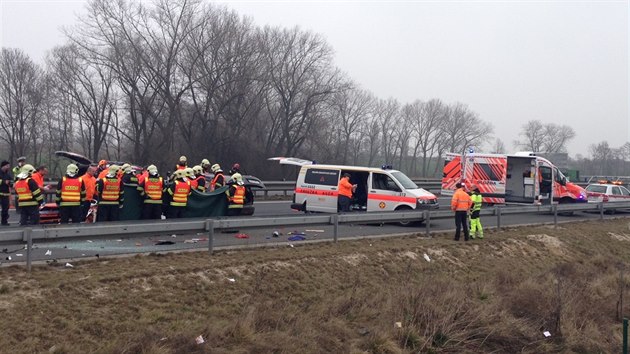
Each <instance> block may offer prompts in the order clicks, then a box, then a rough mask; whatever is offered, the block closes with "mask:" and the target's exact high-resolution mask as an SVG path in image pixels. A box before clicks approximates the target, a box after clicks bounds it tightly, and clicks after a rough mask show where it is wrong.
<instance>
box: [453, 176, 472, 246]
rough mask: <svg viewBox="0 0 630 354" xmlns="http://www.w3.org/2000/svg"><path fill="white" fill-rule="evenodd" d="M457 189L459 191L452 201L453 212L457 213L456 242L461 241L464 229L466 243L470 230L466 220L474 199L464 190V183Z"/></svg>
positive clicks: (459, 184)
mask: <svg viewBox="0 0 630 354" xmlns="http://www.w3.org/2000/svg"><path fill="white" fill-rule="evenodd" d="M455 187H457V190H456V191H455V193H453V198H452V199H451V210H452V211H454V212H455V241H459V235H460V233H461V229H462V228H463V229H464V241H468V237H469V236H470V230H469V229H468V225H467V222H466V220H467V219H468V210H470V207H471V206H472V199H471V198H470V195H468V193H466V191H465V190H464V185H463V184H462V183H457V184H456V185H455Z"/></svg>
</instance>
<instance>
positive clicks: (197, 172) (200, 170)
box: [192, 165, 203, 176]
mask: <svg viewBox="0 0 630 354" xmlns="http://www.w3.org/2000/svg"><path fill="white" fill-rule="evenodd" d="M192 169H193V172H195V175H196V176H199V175H200V174H202V173H203V168H201V166H199V165H196V166H194V167H193V168H192Z"/></svg>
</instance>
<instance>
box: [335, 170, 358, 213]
mask: <svg viewBox="0 0 630 354" xmlns="http://www.w3.org/2000/svg"><path fill="white" fill-rule="evenodd" d="M356 189H357V185H356V184H352V183H350V174H349V173H347V172H346V173H344V174H343V176H342V177H341V179H340V180H339V184H338V185H337V191H338V197H337V209H338V210H339V211H343V212H346V211H350V203H351V201H352V193H354V191H356Z"/></svg>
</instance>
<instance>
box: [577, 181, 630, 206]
mask: <svg viewBox="0 0 630 354" xmlns="http://www.w3.org/2000/svg"><path fill="white" fill-rule="evenodd" d="M586 193H587V194H586V195H587V198H588V201H589V202H590V203H600V202H604V203H614V202H630V191H629V190H628V189H627V188H626V187H623V186H620V185H617V184H609V183H595V184H589V185H588V186H587V187H586Z"/></svg>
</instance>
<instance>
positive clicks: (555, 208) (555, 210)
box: [551, 204, 558, 227]
mask: <svg viewBox="0 0 630 354" xmlns="http://www.w3.org/2000/svg"><path fill="white" fill-rule="evenodd" d="M551 208H552V209H553V226H554V227H558V204H554V205H552V206H551Z"/></svg>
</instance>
